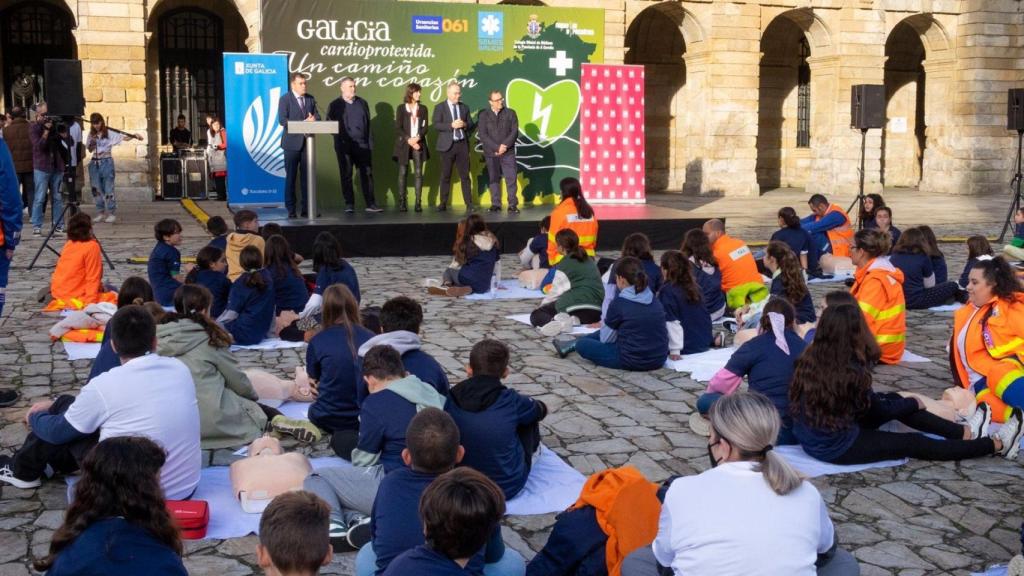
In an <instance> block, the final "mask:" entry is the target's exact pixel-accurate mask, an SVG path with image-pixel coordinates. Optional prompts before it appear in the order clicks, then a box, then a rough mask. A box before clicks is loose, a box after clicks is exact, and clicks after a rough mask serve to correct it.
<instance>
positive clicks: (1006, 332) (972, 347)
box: [949, 292, 1024, 422]
mask: <svg viewBox="0 0 1024 576" xmlns="http://www.w3.org/2000/svg"><path fill="white" fill-rule="evenodd" d="M949 360H950V370H951V372H952V373H953V378H954V380H956V383H957V384H959V385H960V386H962V387H964V388H967V389H968V390H973V391H974V393H975V398H977V400H978V402H985V403H986V404H988V405H989V407H991V408H992V419H993V420H994V421H995V422H1005V421H1006V418H1008V417H1009V415H1010V412H1011V410H1012V409H1013V408H1014V406H1008V405H1007V404H1006V403H1005V402H1004V401H1003V396H1004V394H1005V393H1006V392H1007V391H1008V390H1010V388H1011V387H1014V388H1015V387H1024V293H1020V292H1018V293H1016V294H1015V295H1014V298H1012V299H1009V300H1007V299H1003V298H993V299H992V301H991V302H989V303H988V304H985V305H984V306H982V307H981V308H977V307H975V306H974V305H972V304H968V305H966V306H964V307H962V308H960V309H959V310H957V311H956V314H954V316H953V335H952V337H951V339H950V344H949ZM1017 389H1019V388H1017ZM1017 407H1019V408H1024V406H1017Z"/></svg>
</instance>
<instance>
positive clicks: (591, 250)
mask: <svg viewBox="0 0 1024 576" xmlns="http://www.w3.org/2000/svg"><path fill="white" fill-rule="evenodd" d="M565 228H568V229H570V230H572V231H573V232H575V233H576V235H577V236H579V237H580V248H583V249H584V250H586V251H587V254H589V255H591V256H593V255H594V254H595V253H596V252H597V216H596V215H595V216H594V217H593V218H580V215H579V213H578V212H577V211H576V201H575V200H573V199H572V198H567V199H565V200H562V202H561V203H560V204H559V205H558V206H555V209H554V210H552V212H551V226H550V227H548V262H550V264H551V266H554V265H555V264H558V261H559V260H561V259H562V255H561V254H559V253H558V245H557V244H556V243H555V234H558V232H559V231H560V230H563V229H565Z"/></svg>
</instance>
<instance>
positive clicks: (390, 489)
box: [356, 408, 522, 576]
mask: <svg viewBox="0 0 1024 576" xmlns="http://www.w3.org/2000/svg"><path fill="white" fill-rule="evenodd" d="M405 439H406V444H407V447H406V449H405V450H403V451H402V461H403V462H404V463H405V466H404V467H402V468H399V469H397V470H395V471H394V472H392V473H390V474H388V475H387V476H385V477H384V479H383V480H381V482H380V488H379V489H378V490H377V497H376V498H375V499H374V501H373V512H372V514H371V515H370V516H371V521H370V535H371V539H372V543H371V544H370V545H367V546H363V547H362V548H361V549H360V550H359V555H358V556H357V557H356V576H373V575H374V574H383V573H384V571H385V570H387V567H388V565H389V564H391V561H392V560H394V559H395V558H397V557H398V556H399V555H401V554H402V553H403V552H405V551H407V550H411V549H413V548H415V547H417V546H419V545H421V544H423V543H424V540H423V525H422V524H421V523H420V518H419V514H418V510H419V503H420V497H421V496H422V495H423V492H424V490H426V488H427V486H429V485H430V484H431V483H432V482H433V481H434V480H435V479H436V478H437V477H438V476H440V475H442V474H444V473H445V472H448V471H449V470H451V469H452V468H454V467H455V465H456V464H458V463H459V462H461V461H462V457H463V456H464V455H465V449H464V448H463V447H462V446H461V445H460V444H459V441H460V436H459V428H458V426H456V425H455V421H454V420H452V418H451V416H449V415H448V414H446V413H444V412H443V411H441V410H437V409H436V408H424V409H423V410H421V411H419V412H418V413H417V414H416V416H414V417H413V419H412V421H410V422H409V428H408V429H406V432H405ZM485 560H490V565H489V566H488V567H487V573H488V574H493V573H501V572H502V571H506V572H507V571H508V566H509V565H510V564H518V566H519V573H522V559H521V558H520V557H519V554H518V553H516V552H509V553H506V551H505V544H504V543H503V542H502V540H501V530H500V528H497V527H496V528H495V530H494V532H493V533H492V535H491V538H490V540H488V542H487V545H486V546H485V548H484V549H481V550H480V551H479V552H477V553H476V554H475V555H473V558H472V559H471V560H470V561H469V564H468V568H469V570H470V572H473V573H479V572H480V571H482V570H484V564H485ZM495 562H500V563H501V564H499V565H496V564H494V563H495Z"/></svg>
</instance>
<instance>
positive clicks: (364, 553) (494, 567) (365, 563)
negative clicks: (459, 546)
mask: <svg viewBox="0 0 1024 576" xmlns="http://www.w3.org/2000/svg"><path fill="white" fill-rule="evenodd" d="M376 572H377V554H375V553H374V551H373V543H370V544H367V545H366V546H363V547H362V548H360V549H359V554H356V576H373V575H374V574H376ZM524 574H526V561H524V560H523V557H522V555H521V554H519V552H516V551H515V550H513V549H511V548H505V554H503V555H502V557H501V558H500V559H499V560H498V561H497V562H494V563H491V564H484V576H523V575H524Z"/></svg>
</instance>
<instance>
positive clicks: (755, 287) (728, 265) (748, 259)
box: [703, 218, 768, 310]
mask: <svg viewBox="0 0 1024 576" xmlns="http://www.w3.org/2000/svg"><path fill="white" fill-rule="evenodd" d="M703 230H704V234H706V235H707V237H708V242H710V244H711V250H712V253H713V254H714V255H715V261H717V262H718V267H719V269H720V270H721V271H722V292H724V293H725V303H726V306H728V307H729V308H730V309H732V310H735V309H737V308H742V307H743V306H745V305H746V304H752V303H754V302H760V301H761V300H764V299H765V298H767V297H768V287H766V286H765V285H764V280H763V279H762V278H761V273H760V272H758V271H757V261H756V260H754V255H753V254H751V252H750V248H748V247H747V245H746V244H744V243H743V241H742V240H739V239H736V238H733V237H731V236H729V235H728V234H726V233H725V223H724V222H722V221H721V220H719V219H717V218H712V219H711V220H708V221H707V222H705V223H704V228H703Z"/></svg>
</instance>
